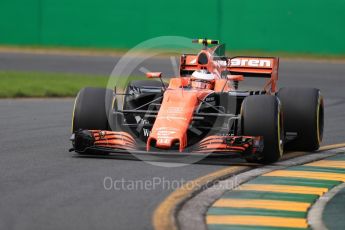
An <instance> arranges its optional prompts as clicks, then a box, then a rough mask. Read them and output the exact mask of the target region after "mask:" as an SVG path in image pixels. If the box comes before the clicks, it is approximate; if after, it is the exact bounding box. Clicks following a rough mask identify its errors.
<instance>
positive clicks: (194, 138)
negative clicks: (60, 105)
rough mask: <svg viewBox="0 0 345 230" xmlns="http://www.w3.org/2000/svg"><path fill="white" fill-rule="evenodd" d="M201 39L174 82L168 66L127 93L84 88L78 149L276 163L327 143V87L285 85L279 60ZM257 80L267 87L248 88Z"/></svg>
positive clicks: (76, 118) (75, 137)
mask: <svg viewBox="0 0 345 230" xmlns="http://www.w3.org/2000/svg"><path fill="white" fill-rule="evenodd" d="M193 42H195V43H199V44H201V45H202V49H201V50H200V52H199V53H197V54H182V55H181V57H180V65H179V75H178V76H171V77H169V78H167V79H168V80H169V83H165V82H164V81H163V80H162V77H163V74H162V73H161V72H148V73H147V74H146V75H147V78H148V79H147V80H141V81H131V82H130V83H129V84H128V85H127V87H126V89H125V90H124V91H123V92H122V93H117V92H116V91H114V90H110V89H101V88H84V89H82V90H81V91H80V92H79V94H78V96H77V98H76V101H75V106H74V111H73V118H72V131H73V134H72V137H71V140H72V143H73V149H72V150H74V151H75V152H77V153H79V154H108V153H115V154H116V153H118V154H119V153H120V154H128V153H140V154H160V155H164V154H166V155H168V154H190V155H193V154H197V155H200V154H209V153H212V154H213V155H224V156H229V157H230V156H236V157H243V158H245V159H246V160H247V161H250V162H262V163H271V162H275V161H278V160H279V159H280V158H281V156H282V154H283V153H284V149H296V150H308V151H314V150H316V149H318V148H319V146H320V143H321V141H322V134H323V120H324V115H323V114H324V112H323V111H324V108H323V98H322V95H321V93H320V90H318V89H315V88H298V87H293V88H280V89H278V84H277V83H278V70H279V58H276V57H251V56H237V57H227V56H226V55H225V45H224V44H219V41H217V40H210V39H194V40H193ZM251 78H259V79H262V81H263V83H262V87H261V88H255V89H254V88H253V89H250V88H248V86H246V87H242V82H245V81H246V80H247V79H251ZM114 88H116V86H115V87H114ZM119 101H121V102H122V103H118V102H119ZM120 104H121V106H119V105H120Z"/></svg>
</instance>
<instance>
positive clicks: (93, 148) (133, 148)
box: [70, 130, 264, 157]
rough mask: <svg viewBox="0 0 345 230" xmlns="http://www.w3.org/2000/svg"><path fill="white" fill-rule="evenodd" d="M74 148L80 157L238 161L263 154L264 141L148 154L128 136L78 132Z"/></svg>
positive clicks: (211, 143)
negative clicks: (111, 155) (218, 157)
mask: <svg viewBox="0 0 345 230" xmlns="http://www.w3.org/2000/svg"><path fill="white" fill-rule="evenodd" d="M71 141H72V144H73V148H72V149H70V151H75V152H77V153H80V154H89V153H92V154H98V153H116V154H125V155H126V154H127V155H128V154H130V153H133V154H139V155H157V156H166V155H169V156H174V155H175V156H182V155H190V156H204V155H205V154H210V153H212V155H229V156H230V155H232V156H234V154H235V155H236V156H238V157H241V156H243V157H244V156H248V155H259V154H260V153H261V152H262V150H263V147H264V146H263V138H262V137H261V136H228V135H212V136H208V137H206V138H204V139H202V140H201V141H200V142H199V143H197V144H196V145H194V146H193V147H190V148H187V149H186V150H185V151H184V152H178V151H171V150H163V149H162V150H160V149H155V151H149V152H148V151H146V150H145V146H146V145H145V144H144V145H143V144H141V145H140V144H138V143H137V140H136V139H135V138H134V137H133V136H132V135H130V134H129V133H127V132H116V131H105V130H78V131H76V132H75V133H73V135H72V137H71Z"/></svg>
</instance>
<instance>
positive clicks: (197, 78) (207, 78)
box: [190, 70, 215, 90]
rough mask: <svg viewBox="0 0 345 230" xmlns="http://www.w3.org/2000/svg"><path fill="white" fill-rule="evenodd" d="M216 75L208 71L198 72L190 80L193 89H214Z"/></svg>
mask: <svg viewBox="0 0 345 230" xmlns="http://www.w3.org/2000/svg"><path fill="white" fill-rule="evenodd" d="M214 80H215V78H214V75H213V74H212V73H210V72H208V71H207V70H196V71H194V72H193V74H192V77H191V79H190V81H191V86H192V88H196V89H211V90H212V89H213V88H214Z"/></svg>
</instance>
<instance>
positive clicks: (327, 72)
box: [0, 53, 345, 230]
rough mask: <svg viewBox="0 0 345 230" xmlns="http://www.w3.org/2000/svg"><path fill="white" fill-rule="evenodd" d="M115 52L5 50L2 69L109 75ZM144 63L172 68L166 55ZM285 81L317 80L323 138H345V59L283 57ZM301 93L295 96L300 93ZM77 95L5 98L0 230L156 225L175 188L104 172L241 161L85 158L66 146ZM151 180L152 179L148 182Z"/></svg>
mask: <svg viewBox="0 0 345 230" xmlns="http://www.w3.org/2000/svg"><path fill="white" fill-rule="evenodd" d="M117 61H118V58H113V57H84V56H58V55H33V54H6V53H0V70H21V71H28V70H29V71H51V72H68V73H90V74H101V75H104V74H110V72H111V71H112V69H113V67H114V65H115V64H116V62H117ZM145 67H146V68H147V69H150V70H155V69H158V70H159V71H164V70H166V72H168V73H169V74H171V73H172V72H173V70H172V67H171V64H170V60H169V59H152V60H151V61H148V62H147V65H145ZM280 86H312V87H317V88H320V89H321V90H322V93H323V95H324V97H325V105H326V111H325V113H326V120H325V135H324V143H323V144H324V145H326V144H335V143H340V142H344V141H345V131H344V123H345V103H344V102H345V92H344V86H345V65H344V63H331V62H319V61H317V62H315V61H284V60H283V61H282V62H281V71H280ZM296 100H298V99H296ZM72 107H73V100H72V99H48V100H42V99H20V100H17V99H16V100H0V130H1V131H0V132H1V138H0V154H1V160H0V191H1V193H0V194H1V196H0V229H112V230H114V229H152V223H151V216H152V213H153V211H154V209H155V208H156V206H157V205H158V204H159V203H160V202H161V201H162V200H164V198H165V197H166V196H167V195H169V194H170V193H171V192H172V189H171V188H170V189H169V188H168V186H167V185H164V184H163V183H160V184H158V185H157V186H155V188H154V189H152V186H151V188H149V189H140V188H139V189H137V190H131V189H130V188H127V189H120V190H115V189H111V190H107V189H105V188H104V185H103V182H104V178H105V177H110V178H112V179H113V180H122V179H124V180H126V185H128V184H131V182H132V181H149V182H151V181H153V180H156V181H158V180H161V181H162V180H165V181H170V182H171V181H173V180H175V181H187V180H191V179H195V178H197V177H199V176H203V175H205V174H207V173H210V172H214V171H216V170H218V169H222V168H224V167H228V165H232V164H236V162H237V164H238V162H241V161H235V163H232V162H231V161H226V160H224V161H223V163H224V164H219V163H220V162H205V163H204V164H193V165H188V166H184V167H177V168H167V167H160V166H153V165H151V164H148V163H146V162H142V161H135V160H120V159H94V158H80V157H76V156H75V155H74V154H72V153H69V152H68V148H69V147H70V142H69V140H68V139H69V136H70V122H71V121H70V120H71V111H72ZM149 182H147V183H149Z"/></svg>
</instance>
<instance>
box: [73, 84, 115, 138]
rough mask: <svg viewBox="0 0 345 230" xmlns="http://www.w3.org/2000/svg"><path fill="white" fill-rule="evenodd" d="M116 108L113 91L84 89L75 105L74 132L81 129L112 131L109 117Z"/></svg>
mask: <svg viewBox="0 0 345 230" xmlns="http://www.w3.org/2000/svg"><path fill="white" fill-rule="evenodd" d="M113 106H114V93H113V90H110V89H105V88H91V87H88V88H84V89H82V90H80V91H79V93H78V95H77V97H76V99H75V104H74V110H73V116H72V132H75V131H78V130H80V129H96V130H110V127H109V123H108V117H109V115H110V112H111V110H112V109H113Z"/></svg>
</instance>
